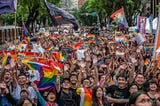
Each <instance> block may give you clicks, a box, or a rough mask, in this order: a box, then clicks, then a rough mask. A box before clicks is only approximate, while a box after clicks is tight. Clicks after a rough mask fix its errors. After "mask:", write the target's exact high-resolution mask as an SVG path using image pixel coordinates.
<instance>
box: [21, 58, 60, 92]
mask: <svg viewBox="0 0 160 106" xmlns="http://www.w3.org/2000/svg"><path fill="white" fill-rule="evenodd" d="M22 63H23V64H25V65H26V66H28V67H29V69H31V70H37V71H38V72H39V74H40V81H34V82H35V83H36V84H37V87H38V89H39V90H47V89H51V88H53V89H54V88H55V83H56V76H57V74H58V73H59V71H58V70H56V69H55V68H53V67H52V66H49V65H47V64H42V63H38V62H34V61H29V60H22ZM32 74H33V73H32ZM32 77H33V75H32ZM35 79H38V78H35Z"/></svg>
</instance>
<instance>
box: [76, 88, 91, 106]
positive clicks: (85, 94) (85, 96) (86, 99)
mask: <svg viewBox="0 0 160 106" xmlns="http://www.w3.org/2000/svg"><path fill="white" fill-rule="evenodd" d="M76 92H77V94H78V95H80V97H81V101H80V106H91V105H92V104H91V102H92V92H91V91H90V90H89V89H87V88H85V87H84V88H77V91H76Z"/></svg>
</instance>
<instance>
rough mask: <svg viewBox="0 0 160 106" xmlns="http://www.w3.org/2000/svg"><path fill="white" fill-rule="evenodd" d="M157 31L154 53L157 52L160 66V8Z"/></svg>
mask: <svg viewBox="0 0 160 106" xmlns="http://www.w3.org/2000/svg"><path fill="white" fill-rule="evenodd" d="M157 25H158V26H157V33H156V37H155V47H154V53H155V52H156V54H154V55H156V59H157V60H158V66H159V67H160V55H158V54H159V52H160V51H159V50H160V10H159V14H158V24H157Z"/></svg>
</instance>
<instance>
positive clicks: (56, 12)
mask: <svg viewBox="0 0 160 106" xmlns="http://www.w3.org/2000/svg"><path fill="white" fill-rule="evenodd" d="M44 2H45V5H46V7H47V10H48V12H49V14H50V16H51V17H52V20H53V22H54V25H56V26H57V25H62V24H72V25H73V29H74V30H78V27H79V24H78V22H77V20H76V18H75V17H74V16H73V15H72V14H69V13H68V12H66V11H64V10H62V9H61V8H58V7H57V6H55V5H54V4H51V3H49V2H47V1H46V0H44Z"/></svg>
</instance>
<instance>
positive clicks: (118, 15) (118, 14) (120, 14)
mask: <svg viewBox="0 0 160 106" xmlns="http://www.w3.org/2000/svg"><path fill="white" fill-rule="evenodd" d="M110 17H111V18H112V19H113V20H114V21H115V22H116V23H117V25H118V28H119V29H123V28H125V27H128V23H127V20H126V17H125V14H124V9H123V8H121V9H119V10H117V11H115V12H114V13H113V14H112V15H111V16H110Z"/></svg>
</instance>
